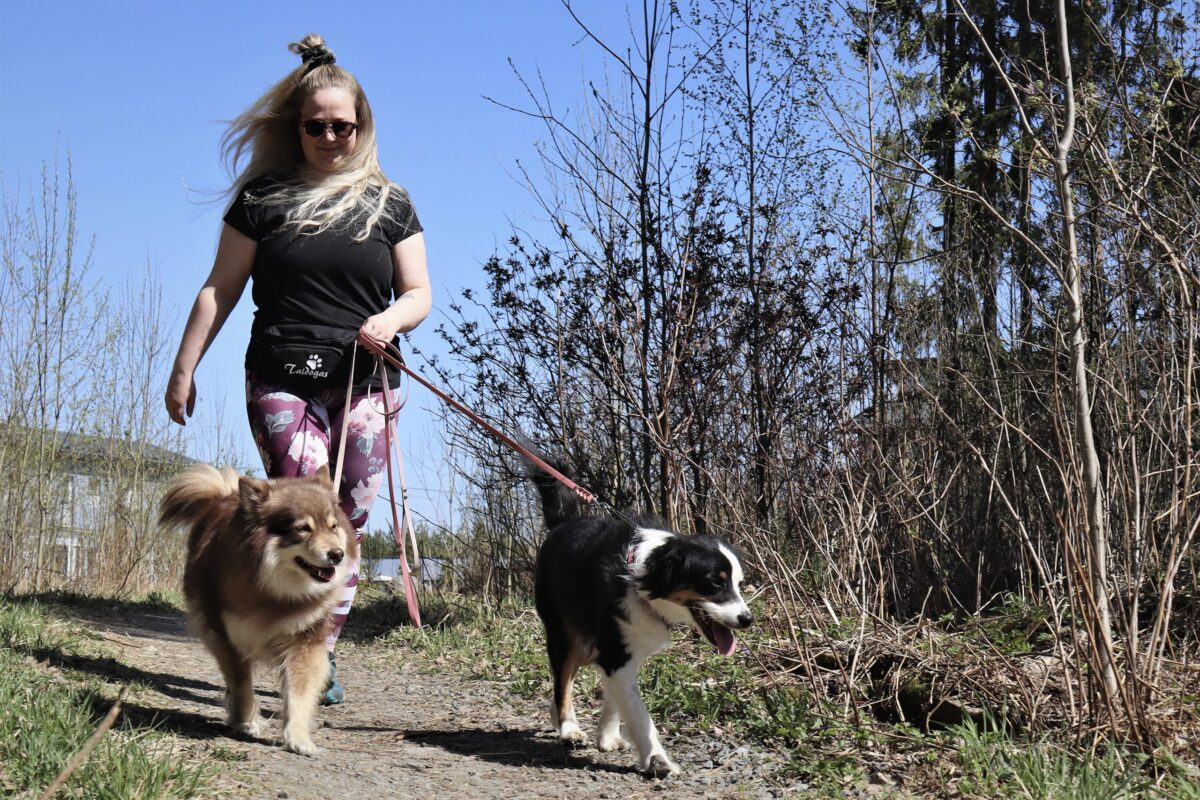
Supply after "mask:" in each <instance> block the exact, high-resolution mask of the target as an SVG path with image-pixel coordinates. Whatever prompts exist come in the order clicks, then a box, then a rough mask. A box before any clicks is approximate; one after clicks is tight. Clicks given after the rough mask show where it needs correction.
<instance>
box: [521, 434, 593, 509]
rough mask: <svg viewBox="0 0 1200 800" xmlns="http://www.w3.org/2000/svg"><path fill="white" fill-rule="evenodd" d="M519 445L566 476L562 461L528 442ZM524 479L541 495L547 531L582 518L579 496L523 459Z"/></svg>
mask: <svg viewBox="0 0 1200 800" xmlns="http://www.w3.org/2000/svg"><path fill="white" fill-rule="evenodd" d="M521 444H522V445H524V446H525V447H526V448H528V449H529V450H530V451H531V452H532V453H534V454H536V455H537V457H538V458H540V459H542V460H543V461H545V462H546V463H547V464H549V465H550V466H552V467H554V468H555V469H556V470H558V471H559V472H561V473H563V474H564V475H566V474H568V472H567V469H566V468H565V466H564V465H563V461H562V459H559V458H555V457H553V456H549V455H547V454H546V453H543V452H541V451H540V450H538V449H537V448H536V447H534V446H533V445H532V444H531V443H530V442H529V441H528V440H522V441H521ZM525 477H526V478H528V479H529V480H530V481H531V482H532V483H533V485H534V486H536V487H537V490H538V494H539V495H541V498H542V516H543V517H545V518H546V527H547V528H548V529H553V528H556V527H558V526H559V525H560V524H561V523H563V522H566V521H567V520H569V519H575V518H576V517H580V516H583V501H582V500H581V499H580V498H579V495H577V494H575V493H574V492H573V491H571V490H570V489H568V488H567V487H566V486H563V485H562V484H561V483H559V482H558V479H557V478H554V477H553V476H551V475H550V474H549V473H547V472H546V471H544V470H543V469H542V468H541V467H539V466H538V465H537V464H534V463H533V462H532V461H530V460H529V459H525Z"/></svg>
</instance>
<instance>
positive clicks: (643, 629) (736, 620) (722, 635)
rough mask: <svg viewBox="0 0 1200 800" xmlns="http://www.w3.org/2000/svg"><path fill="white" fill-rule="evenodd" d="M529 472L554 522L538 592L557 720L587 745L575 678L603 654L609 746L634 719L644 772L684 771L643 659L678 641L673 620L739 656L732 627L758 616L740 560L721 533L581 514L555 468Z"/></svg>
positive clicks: (603, 740) (604, 741) (631, 730)
mask: <svg viewBox="0 0 1200 800" xmlns="http://www.w3.org/2000/svg"><path fill="white" fill-rule="evenodd" d="M528 474H529V477H530V478H531V479H532V480H533V482H534V483H535V484H536V485H537V487H538V491H539V493H540V495H541V499H542V511H543V513H544V515H545V518H546V526H547V528H549V533H548V534H547V536H546V541H545V543H544V544H543V545H542V547H541V550H540V552H539V553H538V558H537V568H536V582H535V600H536V605H537V611H538V615H539V616H540V617H541V618H542V623H543V625H545V628H546V650H547V652H548V654H549V657H550V670H551V672H552V673H553V677H554V699H553V702H552V703H551V712H550V716H551V723H552V724H553V725H554V727H555V729H556V730H557V731H558V733H559V737H560V738H561V739H562V740H563V742H564V743H565V744H567V745H568V746H570V747H582V746H584V745H586V744H587V741H588V739H587V734H585V733H584V732H583V731H582V730H581V729H580V727H579V723H578V722H577V721H576V719H575V710H574V706H573V704H572V701H571V686H572V682H573V681H574V679H575V673H576V671H578V669H579V668H580V667H582V666H584V665H587V664H596V665H597V666H598V667H599V668H600V670H601V678H600V680H601V684H602V686H603V691H604V706H603V709H602V711H601V712H600V724H599V730H598V732H597V739H598V741H597V745H598V746H599V748H600V749H601V750H604V751H610V750H615V749H617V748H619V747H622V746H624V745H625V740H624V739H623V738H622V737H621V721H622V720H624V722H625V733H626V734H627V735H628V736H629V737H630V738H631V739H632V740H633V744H634V745H635V746H636V747H637V751H638V765H639V768H640V769H641V771H642V772H644V773H646V774H648V775H653V776H660V777H661V776H665V775H675V774H678V773H679V766H678V765H677V764H676V763H675V762H674V761H672V760H671V759H670V758H669V757H668V756H667V753H666V751H665V750H664V749H663V746H662V744H661V743H660V742H659V740H658V731H657V730H656V729H655V727H654V722H653V721H652V720H651V719H650V715H649V713H648V712H647V710H646V705H645V703H643V702H642V697H641V694H640V693H639V692H638V682H637V675H638V669H639V668H640V667H641V664H642V662H643V661H645V660H646V659H647V658H649V657H650V656H652V655H654V654H655V653H657V652H659V651H660V650H663V649H665V648H666V647H668V646H669V645H670V644H671V630H670V629H671V626H673V625H683V626H687V627H690V628H692V629H694V630H696V631H698V632H699V633H701V634H703V636H704V637H705V638H706V639H708V641H709V642H711V643H712V645H713V646H714V647H715V648H716V649H717V651H718V652H719V653H721V654H722V655H726V656H728V655H732V654H733V652H734V650H735V649H736V646H737V640H736V637H735V636H734V634H733V629H742V628H746V627H748V626H749V625H750V624H751V623H752V622H753V621H754V617H753V616H752V615H751V613H750V609H749V608H748V607H747V606H746V601H745V600H743V599H742V595H741V592H740V591H739V588H738V585H739V584H740V583H741V581H742V565H741V562H739V561H738V557H737V555H736V554H735V553H734V551H733V548H732V547H730V546H729V545H728V544H726V543H725V542H723V541H721V540H720V539H717V538H715V537H712V536H684V535H680V534H678V533H674V532H672V531H668V530H665V529H664V526H663V525H662V523H661V522H659V521H657V520H655V519H653V518H649V517H639V518H637V519H620V518H614V517H611V516H594V517H593V516H583V515H582V514H581V501H580V500H579V499H578V498H576V496H575V495H574V494H573V493H572V492H571V491H569V490H568V489H566V488H565V487H563V486H562V485H561V484H559V483H558V482H557V481H556V480H555V479H554V478H552V477H550V476H549V475H546V474H545V473H542V472H540V471H539V470H537V469H536V468H530V470H529V473H528Z"/></svg>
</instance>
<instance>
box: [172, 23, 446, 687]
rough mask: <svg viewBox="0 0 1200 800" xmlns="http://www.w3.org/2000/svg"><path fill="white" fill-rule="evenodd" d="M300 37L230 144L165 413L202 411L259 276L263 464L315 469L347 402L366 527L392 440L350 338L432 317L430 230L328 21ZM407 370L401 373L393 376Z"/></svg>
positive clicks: (366, 364) (350, 468)
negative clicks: (198, 381) (221, 335)
mask: <svg viewBox="0 0 1200 800" xmlns="http://www.w3.org/2000/svg"><path fill="white" fill-rule="evenodd" d="M289 49H290V50H291V51H292V52H293V53H296V54H297V55H299V56H300V59H301V65H300V67H298V68H297V69H296V70H294V71H293V72H291V73H290V74H288V75H287V76H286V77H285V78H284V79H283V80H281V81H280V82H279V83H277V84H276V85H275V86H273V87H272V88H271V89H270V90H268V91H267V92H266V94H264V95H263V96H262V97H260V98H259V99H258V100H257V101H256V102H255V103H254V104H253V105H252V106H251V107H250V108H249V109H247V110H246V111H245V112H244V113H243V114H242V115H241V116H239V117H238V118H237V119H235V120H234V121H233V123H232V124H231V125H230V128H229V130H228V131H227V132H226V134H225V137H224V140H223V142H222V152H223V155H224V157H225V160H226V163H227V164H228V166H229V168H230V171H231V172H233V173H237V179H236V180H235V181H234V184H233V185H234V187H235V188H236V189H237V195H236V197H235V198H234V200H233V203H232V204H231V206H230V208H229V210H228V212H227V213H226V214H225V218H224V226H223V228H222V230H221V238H220V243H219V244H218V246H217V255H216V260H215V263H214V264H213V268H212V272H211V273H210V274H209V276H208V280H207V281H206V282H205V283H204V286H203V287H202V288H201V289H200V292H199V294H198V295H197V296H196V302H195V304H194V305H193V306H192V311H191V315H190V316H189V317H188V321H187V326H186V327H185V329H184V332H183V340H182V341H181V342H180V345H179V353H178V355H176V357H175V366H174V368H173V370H172V373H171V377H170V381H169V382H168V384H167V391H166V405H167V413H168V414H169V415H170V417H171V419H172V420H174V421H175V422H177V423H179V424H180V425H183V424H185V420H184V418H185V416H191V415H192V410H193V408H194V406H195V403H196V385H195V381H194V379H193V375H194V373H195V370H196V366H197V365H198V364H199V363H200V359H201V358H202V357H203V355H204V353H205V351H206V350H207V349H208V346H209V344H211V342H212V340H213V338H214V337H215V336H216V335H217V332H218V331H219V330H220V329H221V325H222V324H224V322H225V320H226V318H227V317H228V316H229V312H230V311H232V310H233V307H234V306H235V305H237V302H238V298H240V297H241V294H242V291H243V289H244V288H245V286H246V282H247V280H248V279H250V278H253V279H254V287H253V291H252V295H253V298H254V304H255V313H254V323H253V326H252V329H251V337H250V345H249V347H248V348H247V351H246V407H247V412H248V415H249V419H250V429H251V431H252V432H253V434H254V440H255V443H256V444H257V445H258V448H259V453H260V455H261V456H262V459H263V466H264V468H265V469H266V472H267V475H268V476H270V477H273V478H275V477H287V476H297V475H307V474H309V473H311V472H314V471H315V470H316V469H317V468H318V467H319V466H320V465H322V464H325V463H328V462H329V461H330V453H333V454H335V456H336V453H337V452H338V444H339V438H340V436H341V431H342V424H343V421H344V419H345V416H346V415H348V416H349V428H348V433H347V440H348V441H347V446H346V447H345V455H344V456H343V470H342V480H341V485H340V486H339V487H338V491H339V497H340V498H341V502H342V507H343V509H345V511H346V514H347V515H348V516H349V517H350V520H351V522H353V524H354V527H355V531H356V533H357V535H358V537H359V540H360V541H361V540H362V529H363V527H364V526H365V525H366V523H367V517H368V514H369V512H370V509H371V505H372V503H373V502H374V500H375V495H376V494H377V493H378V491H379V486H380V480H381V477H382V474H383V472H382V471H383V470H386V458H387V453H386V449H385V445H384V437H383V435H382V431H383V418H382V416H381V415H380V413H379V407H380V406H381V400H380V398H379V397H378V392H379V391H380V381H379V378H378V376H376V375H374V374H373V372H372V369H371V367H372V362H373V361H374V359H370V358H361V357H360V358H358V359H357V363H356V365H355V366H356V369H355V374H354V381H353V389H352V394H351V397H350V401H349V403H348V404H347V402H346V388H347V383H348V382H349V380H350V365H349V361H350V350H351V349H352V348H353V345H352V344H349V343H350V342H352V341H353V339H354V337H355V336H356V334H357V333H358V332H359V331H362V332H363V333H366V334H369V335H370V336H373V337H375V338H376V339H382V340H384V341H394V340H395V339H396V336H397V334H399V333H405V332H407V331H411V330H412V329H413V328H415V327H416V326H417V325H419V324H420V323H421V321H422V320H424V319H425V317H426V315H427V314H428V313H429V308H430V302H431V296H430V289H429V275H428V271H427V269H426V263H425V241H424V237H423V236H422V233H421V224H420V222H419V221H418V220H417V216H416V213H415V211H414V210H413V207H412V203H411V202H410V201H409V198H408V194H407V193H406V192H405V191H404V190H403V189H401V188H400V187H399V186H397V185H396V184H394V183H391V182H390V181H388V179H387V177H386V176H385V175H384V174H383V171H382V170H381V169H380V167H379V156H378V152H377V150H376V143H375V125H374V119H373V117H372V115H371V107H370V105H369V104H368V103H367V98H366V95H365V94H363V91H362V87H361V86H359V84H358V81H357V80H355V78H354V76H353V75H351V74H350V73H349V72H347V71H346V70H344V69H342V68H341V67H339V66H337V64H336V63H335V59H334V55H333V53H332V52H331V51H330V50H329V49H328V48H327V47H326V46H325V42H324V40H323V39H322V38H321V37H320V36H318V35H316V34H310V35H308V36H306V37H305V38H304V39H303V40H302V41H300V42H296V43H292V44H291V45H289ZM243 161H245V162H246V166H245V168H244V169H242V170H241V171H240V173H238V166H239V165H240V164H241V163H243ZM359 355H360V356H362V353H361V352H360V353H359ZM398 377H399V376H398V375H397V374H395V373H394V372H393V373H391V374H389V376H388V381H389V385H392V386H394V385H396V382H397V380H398ZM370 394H374V395H375V397H374V402H373V403H372V401H371V400H370V399H369V395H370ZM357 585H358V565H357V564H354V565H352V568H351V571H350V579H349V581H348V582H347V585H346V589H345V593H344V596H343V599H342V602H341V604H340V605H339V606H338V608H337V609H336V611H335V613H334V618H333V626H332V632H331V633H330V635H329V638H328V641H327V645H328V649H329V662H330V684H329V688H328V689H327V690H326V692H325V695H324V697H323V698H322V702H323V703H325V704H327V705H328V704H340V703H342V702H344V691H343V689H342V687H341V686H340V685H339V684H338V682H337V672H336V662H335V661H334V657H333V647H334V643H335V642H336V641H337V637H338V634H339V633H340V632H341V629H342V626H343V625H344V624H345V621H346V615H347V614H348V613H349V610H350V605H351V603H352V602H353V599H354V593H355V589H356V587H357Z"/></svg>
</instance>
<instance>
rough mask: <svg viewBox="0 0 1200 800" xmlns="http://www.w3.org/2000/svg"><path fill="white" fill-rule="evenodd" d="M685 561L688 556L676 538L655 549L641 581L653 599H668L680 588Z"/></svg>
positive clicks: (647, 561) (648, 560)
mask: <svg viewBox="0 0 1200 800" xmlns="http://www.w3.org/2000/svg"><path fill="white" fill-rule="evenodd" d="M685 560H686V555H685V553H684V552H683V551H682V550H681V549H680V548H679V546H678V542H677V541H675V537H672V539H669V540H667V541H666V542H665V543H664V544H662V545H660V546H659V547H656V548H655V549H654V552H653V553H651V554H650V557H649V558H648V559H647V560H646V572H645V574H644V575H643V576H642V579H641V585H642V588H643V589H644V590H646V592H647V593H648V594H649V595H650V597H651V599H654V598H658V597H666V596H667V595H669V594H671V592H673V591H675V590H676V589H678V588H679V580H680V579H679V576H680V575H681V574H682V572H683V566H684V561H685Z"/></svg>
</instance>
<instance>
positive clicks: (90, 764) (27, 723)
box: [0, 598, 208, 800]
mask: <svg viewBox="0 0 1200 800" xmlns="http://www.w3.org/2000/svg"><path fill="white" fill-rule="evenodd" d="M45 652H58V653H62V654H78V655H82V654H89V653H96V652H98V648H97V647H96V645H95V644H94V643H93V642H92V641H91V640H90V639H89V638H88V636H87V635H86V633H85V632H84V631H82V630H80V629H78V628H75V627H73V626H71V625H69V624H67V623H65V622H63V621H61V620H59V619H56V618H55V617H54V616H53V615H52V614H50V613H49V612H48V611H47V610H46V609H45V608H44V607H42V606H41V605H40V604H37V603H33V602H26V601H22V602H21V603H20V604H16V603H13V602H10V601H9V599H7V598H5V599H4V600H3V601H0V795H3V796H22V795H27V796H33V797H36V796H37V795H38V794H39V793H40V792H41V790H42V789H44V788H45V787H47V786H49V785H50V783H51V782H53V780H54V779H55V778H56V777H57V776H58V774H59V772H60V771H61V769H62V768H63V766H64V765H65V764H66V763H67V762H68V761H69V760H70V759H71V757H72V756H74V755H75V753H76V752H77V751H78V750H79V749H80V748H81V747H82V746H83V744H84V743H85V742H86V741H87V740H88V738H89V737H91V735H92V734H93V733H94V732H95V730H96V728H97V727H98V726H99V724H100V721H101V720H102V719H103V717H104V715H105V714H106V713H107V711H108V708H109V707H110V706H111V704H112V698H113V697H114V696H115V694H116V692H115V691H114V689H113V688H112V687H108V686H105V685H104V684H102V683H100V682H99V681H96V680H94V679H92V680H90V681H87V680H82V679H80V680H77V679H76V676H73V675H71V674H69V673H62V672H50V671H44V670H42V669H39V668H38V667H37V666H36V665H35V663H34V662H33V661H32V658H31V657H30V656H28V655H27V654H30V653H45ZM207 779H208V775H207V770H206V769H204V768H203V767H200V766H196V765H190V764H185V763H182V762H181V758H180V756H179V755H178V754H177V753H173V752H171V750H170V745H169V741H168V740H167V739H166V737H164V736H162V735H160V734H158V733H156V732H154V731H151V730H147V729H145V728H134V727H132V726H129V725H127V724H120V723H118V725H117V726H116V727H115V728H114V729H113V730H111V731H109V733H108V734H107V735H106V736H105V737H104V739H103V740H102V741H101V742H100V744H99V746H98V747H97V748H96V749H95V750H94V751H93V752H92V754H91V757H90V758H89V759H88V761H87V762H86V763H85V764H84V765H83V766H82V767H81V768H80V769H79V770H78V771H77V772H76V773H75V774H74V775H72V776H71V779H70V780H69V781H68V783H67V786H66V789H64V790H63V791H62V792H61V793H60V795H59V796H71V797H86V798H97V800H108V799H109V798H111V799H112V800H117V799H118V798H131V797H136V798H140V799H141V800H158V799H159V798H163V799H166V798H187V797H195V796H197V795H200V794H203V791H204V789H205V787H206V785H207Z"/></svg>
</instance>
